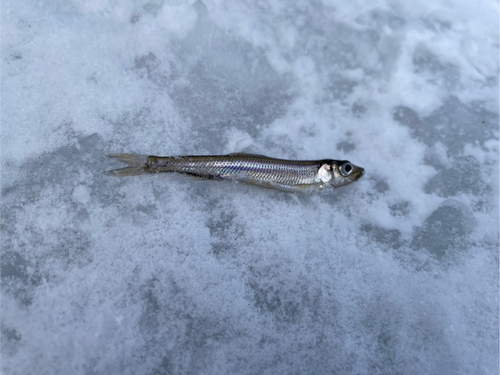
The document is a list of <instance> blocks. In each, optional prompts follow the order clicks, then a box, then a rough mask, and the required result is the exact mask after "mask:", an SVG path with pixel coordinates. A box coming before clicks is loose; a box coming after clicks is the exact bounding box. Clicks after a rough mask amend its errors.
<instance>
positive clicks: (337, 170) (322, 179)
mask: <svg viewBox="0 0 500 375" xmlns="http://www.w3.org/2000/svg"><path fill="white" fill-rule="evenodd" d="M108 156H109V157H110V158H113V159H117V160H119V161H121V162H123V163H126V164H128V165H129V166H128V167H126V168H121V169H115V170H111V171H106V174H107V175H110V176H136V175H142V174H153V173H180V174H183V175H187V176H190V177H193V178H199V179H210V180H230V181H239V182H244V183H247V184H252V185H257V186H261V187H267V188H272V189H278V190H285V191H303V190H316V189H323V188H326V187H340V186H344V185H348V184H350V183H352V182H354V181H356V180H357V179H359V178H360V177H361V176H362V175H363V173H364V169H363V168H360V167H357V166H355V165H354V164H352V163H350V162H349V161H347V160H333V159H324V160H286V159H275V158H270V157H267V156H263V155H255V154H244V153H235V154H229V155H206V156H203V155H199V156H198V155H192V156H168V157H161V156H146V155H136V154H111V155H108Z"/></svg>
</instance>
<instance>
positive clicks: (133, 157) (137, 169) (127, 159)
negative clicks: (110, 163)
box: [104, 154, 151, 176]
mask: <svg viewBox="0 0 500 375" xmlns="http://www.w3.org/2000/svg"><path fill="white" fill-rule="evenodd" d="M107 156H108V158H111V159H116V160H118V161H120V162H122V163H125V164H128V167H125V168H120V169H112V170H110V171H105V172H104V174H106V175H108V176H138V175H141V174H149V173H151V168H150V167H149V165H148V156H147V155H137V154H109V155H107Z"/></svg>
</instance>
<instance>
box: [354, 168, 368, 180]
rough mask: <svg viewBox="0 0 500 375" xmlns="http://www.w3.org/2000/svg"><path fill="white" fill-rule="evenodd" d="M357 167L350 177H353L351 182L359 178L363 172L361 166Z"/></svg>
mask: <svg viewBox="0 0 500 375" xmlns="http://www.w3.org/2000/svg"><path fill="white" fill-rule="evenodd" d="M358 168H359V169H358V170H357V171H355V172H354V174H353V175H352V177H353V179H352V182H354V181H356V180H359V179H360V178H361V177H363V175H364V174H365V169H364V168H361V167H358Z"/></svg>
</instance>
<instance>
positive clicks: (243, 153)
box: [227, 152, 271, 159]
mask: <svg viewBox="0 0 500 375" xmlns="http://www.w3.org/2000/svg"><path fill="white" fill-rule="evenodd" d="M227 156H257V157H259V158H269V159H271V158H270V157H269V156H266V155H260V154H249V153H246V152H232V153H230V154H227Z"/></svg>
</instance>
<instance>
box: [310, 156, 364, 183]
mask: <svg viewBox="0 0 500 375" xmlns="http://www.w3.org/2000/svg"><path fill="white" fill-rule="evenodd" d="M364 173H365V170H364V168H361V167H358V166H357V165H354V164H352V163H351V162H350V161H348V160H324V161H322V163H321V166H320V167H319V170H318V177H319V179H320V180H321V181H322V182H323V184H324V185H325V187H327V186H330V187H333V188H337V187H340V186H345V185H349V184H351V183H353V182H354V181H356V180H358V179H359V178H361V176H363V174H364Z"/></svg>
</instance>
